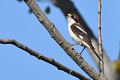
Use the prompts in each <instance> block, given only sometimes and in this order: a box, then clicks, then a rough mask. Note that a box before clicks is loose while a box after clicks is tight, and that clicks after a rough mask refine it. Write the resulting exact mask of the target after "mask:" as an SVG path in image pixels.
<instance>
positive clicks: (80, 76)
mask: <svg viewBox="0 0 120 80" xmlns="http://www.w3.org/2000/svg"><path fill="white" fill-rule="evenodd" d="M0 43H1V44H12V45H14V46H16V47H18V48H20V49H22V50H24V51H26V52H28V53H29V54H30V55H33V56H35V57H36V58H38V59H41V60H43V61H45V62H47V63H50V64H51V65H53V66H55V67H57V68H58V70H62V71H64V72H66V73H68V74H70V75H72V76H75V77H77V78H79V79H80V80H90V79H88V78H86V77H84V76H83V75H82V74H80V73H78V72H76V71H74V70H71V69H70V68H68V67H66V66H64V65H62V64H60V63H59V62H57V61H55V60H54V59H53V58H48V57H46V56H44V55H42V54H40V53H38V52H36V51H34V50H32V49H30V48H29V47H27V46H26V45H23V44H21V43H19V42H17V41H15V40H13V39H0Z"/></svg>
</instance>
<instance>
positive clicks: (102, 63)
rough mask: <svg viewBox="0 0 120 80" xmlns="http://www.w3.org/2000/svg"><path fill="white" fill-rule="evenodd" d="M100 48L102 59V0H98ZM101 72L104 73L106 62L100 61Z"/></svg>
mask: <svg viewBox="0 0 120 80" xmlns="http://www.w3.org/2000/svg"><path fill="white" fill-rule="evenodd" d="M98 44H99V45H98V48H99V54H100V57H101V59H102V60H103V49H102V37H101V0H98ZM99 68H100V73H101V74H102V75H103V74H104V62H103V61H100V67H99Z"/></svg>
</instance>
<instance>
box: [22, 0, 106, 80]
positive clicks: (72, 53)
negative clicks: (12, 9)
mask: <svg viewBox="0 0 120 80" xmlns="http://www.w3.org/2000/svg"><path fill="white" fill-rule="evenodd" d="M24 2H25V3H26V4H27V5H28V7H29V8H30V9H31V10H32V12H33V13H34V15H35V16H36V17H37V19H38V20H39V22H40V23H41V24H42V25H43V26H44V27H45V28H46V30H47V31H48V32H49V33H50V35H51V37H52V38H53V39H54V40H55V41H56V42H57V43H58V44H59V45H60V47H61V48H62V49H63V50H64V51H65V52H66V53H67V55H69V56H70V57H71V58H72V59H73V60H74V61H75V62H76V64H77V65H78V66H79V67H80V68H81V69H82V70H83V71H84V72H86V73H87V74H88V75H89V76H90V77H91V78H93V79H94V80H106V79H105V78H104V76H102V77H100V74H99V73H97V72H96V70H94V69H93V68H92V67H91V66H90V65H89V64H88V63H87V62H86V61H85V60H84V59H83V58H82V57H81V56H80V55H79V54H78V53H77V52H76V51H75V50H74V48H73V47H72V46H71V45H70V44H69V43H68V42H67V41H66V40H65V39H64V38H63V36H62V35H61V34H60V33H59V31H58V30H57V29H56V28H55V26H54V24H53V23H51V22H50V21H49V20H48V18H47V17H46V16H45V15H44V13H43V12H42V10H41V9H40V8H39V7H38V5H37V4H36V2H35V1H34V0H24Z"/></svg>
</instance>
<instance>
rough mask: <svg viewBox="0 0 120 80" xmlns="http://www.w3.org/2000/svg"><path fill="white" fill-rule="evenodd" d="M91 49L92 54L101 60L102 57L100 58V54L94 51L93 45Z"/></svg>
mask: <svg viewBox="0 0 120 80" xmlns="http://www.w3.org/2000/svg"><path fill="white" fill-rule="evenodd" d="M91 50H92V51H93V52H94V54H95V55H96V56H97V57H98V59H99V60H100V61H102V59H101V58H100V56H99V55H98V53H97V52H96V51H95V48H94V47H93V46H91Z"/></svg>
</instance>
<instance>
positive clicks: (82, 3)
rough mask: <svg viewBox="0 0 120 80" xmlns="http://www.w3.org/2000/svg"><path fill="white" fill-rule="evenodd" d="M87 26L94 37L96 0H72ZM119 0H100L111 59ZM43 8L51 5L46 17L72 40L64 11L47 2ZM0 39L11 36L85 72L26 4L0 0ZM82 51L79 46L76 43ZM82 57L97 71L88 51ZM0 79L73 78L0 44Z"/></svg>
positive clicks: (116, 48) (119, 13)
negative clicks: (30, 12) (30, 11)
mask: <svg viewBox="0 0 120 80" xmlns="http://www.w3.org/2000/svg"><path fill="white" fill-rule="evenodd" d="M73 2H74V4H75V6H76V7H77V9H78V10H79V11H80V12H81V14H82V15H83V17H84V18H85V20H86V21H87V23H88V25H89V26H90V27H91V29H92V30H93V32H94V34H95V35H96V36H97V0H92V1H88V0H74V1H73ZM119 3H120V1H119V0H116V1H113V0H111V1H107V0H104V1H103V0H102V38H103V40H102V41H103V46H104V49H105V51H106V52H107V54H108V56H109V57H110V59H111V60H112V61H113V60H116V59H117V57H118V52H119V41H120V36H119V35H120V31H119V29H120V28H119V26H120V24H119V23H120V19H119V18H120V5H119ZM39 6H40V7H41V9H42V10H43V11H45V8H46V7H47V6H50V8H51V12H50V14H47V17H48V18H49V19H50V20H51V21H52V22H53V23H54V24H55V26H56V27H57V29H58V30H59V31H60V32H61V34H62V35H63V36H64V37H65V39H66V40H67V41H68V42H70V43H74V42H73V41H72V40H71V38H70V36H69V33H68V29H67V21H66V19H65V17H63V14H62V13H61V11H60V10H59V8H56V7H55V6H53V5H52V3H50V2H46V3H39ZM0 10H1V13H0V38H11V39H15V40H17V41H19V42H20V43H22V44H25V45H27V46H29V47H30V48H32V49H33V50H36V51H37V52H40V53H41V54H43V55H45V56H47V57H50V58H54V59H55V60H56V61H58V62H60V63H62V64H64V65H66V66H67V67H69V68H72V69H74V70H76V71H78V72H80V73H82V74H84V75H85V76H86V74H85V73H84V72H83V71H82V70H81V69H80V68H79V67H78V66H77V65H76V64H75V63H74V62H73V61H72V60H71V59H70V58H69V56H67V55H66V54H65V52H64V51H63V50H62V49H61V48H60V47H59V45H58V44H57V43H56V42H55V41H54V40H53V39H52V38H51V37H50V35H49V34H48V32H47V31H46V29H45V28H44V27H43V26H42V25H41V24H40V23H39V22H38V20H37V19H36V17H35V16H34V15H33V14H28V7H27V5H26V4H25V3H24V2H23V3H18V2H17V1H16V0H10V1H9V0H2V1H1V3H0ZM75 48H76V50H77V51H81V50H82V47H81V46H75ZM82 56H83V57H84V59H85V60H86V61H87V62H88V63H89V64H90V65H92V66H93V67H94V68H95V69H96V70H97V68H96V66H95V64H94V62H93V60H92V59H91V57H90V55H89V53H88V52H87V51H86V50H85V51H84V53H83V54H82ZM0 63H1V64H0V75H1V77H0V80H33V79H34V80H38V79H40V80H48V79H50V80H57V79H62V80H76V79H77V78H75V77H73V76H71V75H68V74H67V73H65V72H63V71H59V70H57V68H56V67H54V66H52V65H50V64H48V63H46V62H44V61H41V60H38V59H36V58H35V57H33V56H30V55H29V54H28V53H27V52H25V51H23V50H20V49H18V48H16V47H15V46H13V45H2V44H0Z"/></svg>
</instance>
